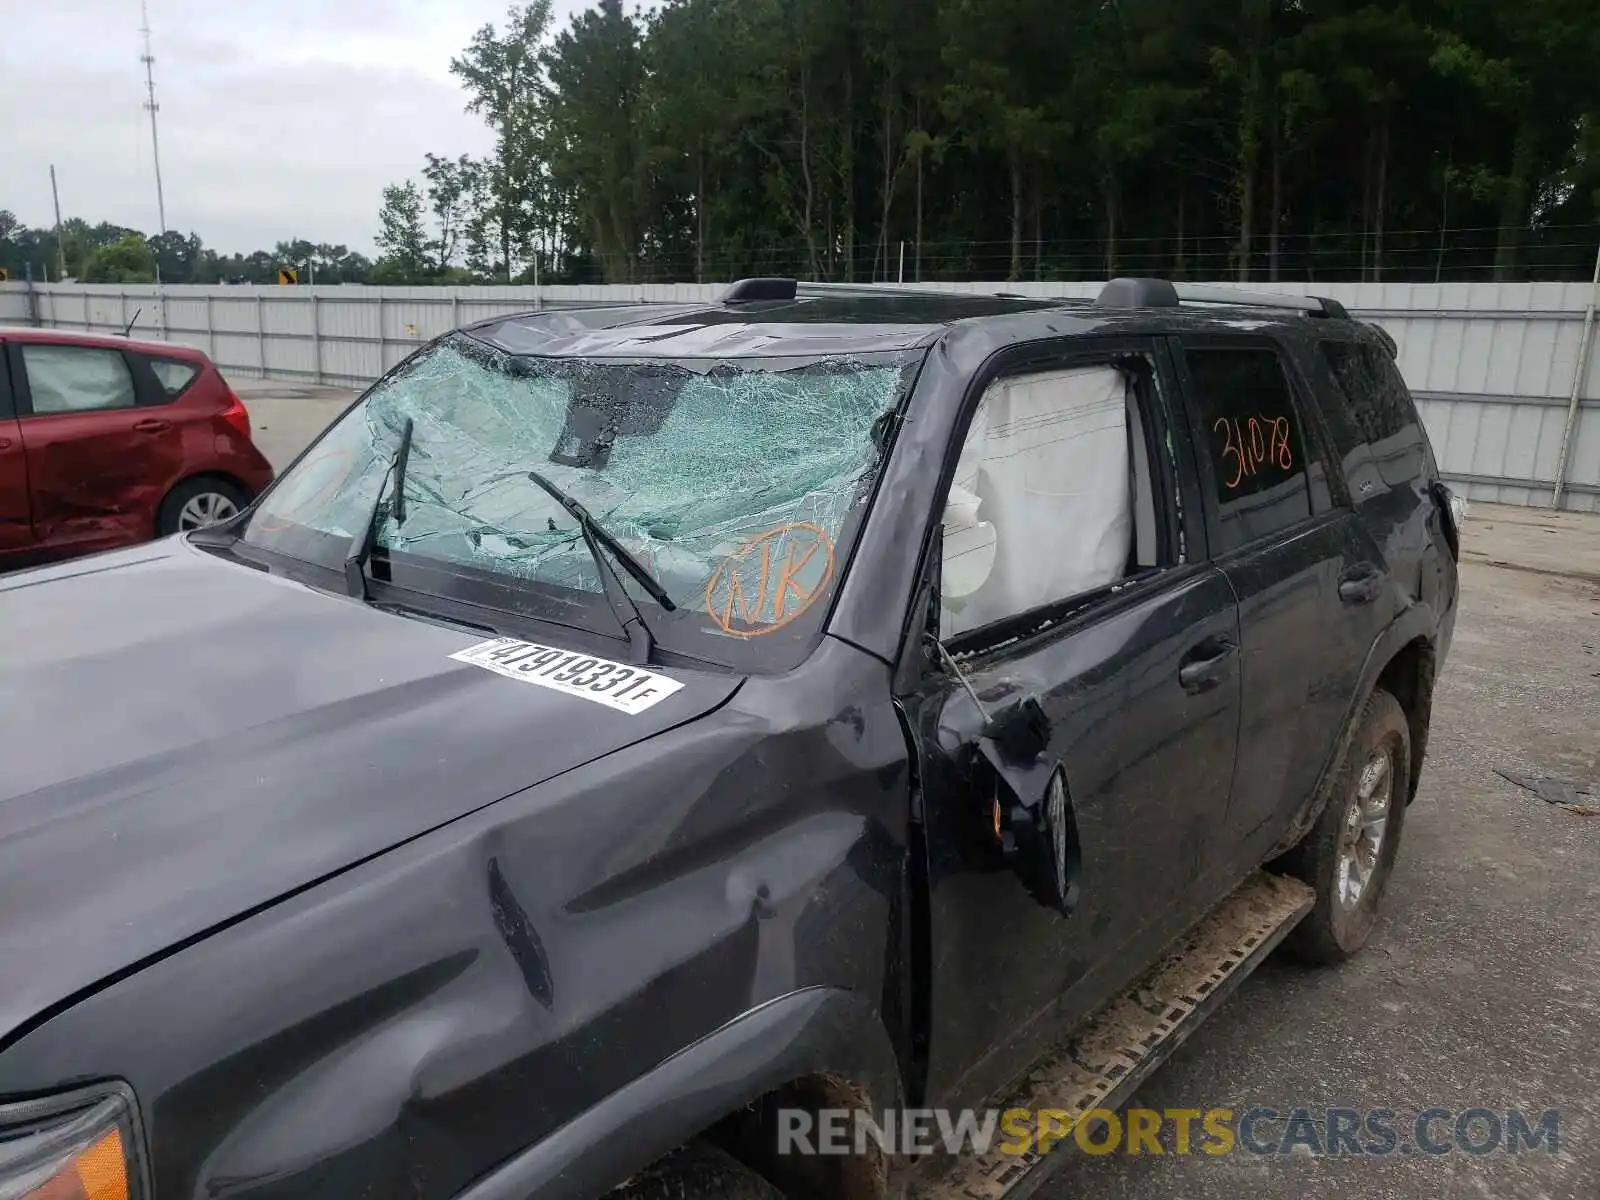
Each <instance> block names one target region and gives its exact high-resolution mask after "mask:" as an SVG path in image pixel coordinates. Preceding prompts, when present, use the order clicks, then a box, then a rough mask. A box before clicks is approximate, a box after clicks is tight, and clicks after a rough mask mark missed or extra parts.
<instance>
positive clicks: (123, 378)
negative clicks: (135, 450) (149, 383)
mask: <svg viewBox="0 0 1600 1200" xmlns="http://www.w3.org/2000/svg"><path fill="white" fill-rule="evenodd" d="M22 367H23V370H24V371H25V372H26V373H27V376H28V393H29V396H30V398H31V400H32V403H33V411H34V412H35V413H39V414H45V413H69V412H96V411H99V410H102V409H112V408H132V407H133V406H134V404H135V403H137V397H136V396H135V394H134V390H133V376H132V375H130V374H129V373H128V364H127V362H126V361H125V360H124V359H123V357H122V353H121V352H120V351H118V350H106V349H102V348H100V347H97V346H48V345H32V344H25V345H23V346H22Z"/></svg>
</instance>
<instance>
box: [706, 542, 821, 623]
mask: <svg viewBox="0 0 1600 1200" xmlns="http://www.w3.org/2000/svg"><path fill="white" fill-rule="evenodd" d="M832 579H833V541H832V539H830V538H829V537H828V535H827V534H826V533H824V532H823V531H822V530H821V529H819V528H817V527H816V526H815V525H808V524H806V523H804V522H796V523H794V524H790V525H779V526H778V527H776V528H775V529H769V530H767V531H766V532H765V533H759V534H757V535H756V536H755V537H753V538H751V539H750V540H749V541H747V542H745V543H744V544H743V545H742V546H740V547H739V548H738V549H737V550H735V551H734V552H733V553H732V554H730V555H729V556H728V557H727V558H725V559H723V560H722V562H721V563H720V564H719V565H718V566H717V569H716V570H715V571H713V572H712V574H711V578H710V580H709V581H708V582H707V583H706V612H707V613H709V614H710V616H711V619H712V620H713V621H715V622H716V623H717V626H718V628H720V629H721V630H722V631H723V632H724V633H731V634H733V635H735V636H736V637H761V636H763V635H764V634H768V633H773V632H775V631H777V630H779V629H782V628H783V627H784V626H785V625H787V624H789V622H790V621H793V620H794V619H795V618H796V617H798V616H799V615H800V614H801V613H803V612H805V611H806V609H808V608H810V607H811V606H812V604H814V603H816V601H817V599H818V598H819V597H820V596H822V595H823V594H824V593H825V592H826V591H827V589H828V583H829V581H830V580H832Z"/></svg>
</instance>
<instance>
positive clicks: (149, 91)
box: [139, 0, 167, 233]
mask: <svg viewBox="0 0 1600 1200" xmlns="http://www.w3.org/2000/svg"><path fill="white" fill-rule="evenodd" d="M139 13H140V15H141V16H142V17H143V18H144V24H143V25H141V26H140V27H139V32H140V33H142V34H144V53H143V54H141V55H140V56H139V61H140V62H142V63H144V89H145V93H146V95H148V96H149V99H148V100H146V101H145V102H144V107H145V111H147V112H148V113H149V114H150V149H151V152H152V154H153V156H154V161H155V164H156V213H157V215H158V216H159V217H160V219H161V232H162V233H166V232H167V201H166V197H165V196H163V195H162V194H161V138H160V136H159V135H158V134H157V133H156V112H157V110H158V109H159V108H160V107H161V106H160V105H159V104H157V103H156V77H155V65H156V56H155V55H154V54H152V53H150V8H149V5H148V4H146V3H145V0H139Z"/></svg>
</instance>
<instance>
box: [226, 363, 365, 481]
mask: <svg viewBox="0 0 1600 1200" xmlns="http://www.w3.org/2000/svg"><path fill="white" fill-rule="evenodd" d="M228 383H229V384H230V385H231V386H232V387H233V390H234V391H235V392H237V393H238V394H239V399H241V400H243V401H244V406H245V408H247V409H249V410H250V429H251V434H252V436H253V437H254V438H255V443H256V445H257V446H258V447H260V449H261V453H263V454H265V455H266V456H267V461H268V462H270V463H271V464H272V465H273V467H274V468H275V469H277V470H279V471H281V470H283V469H284V468H285V467H287V466H288V465H289V464H290V463H292V462H293V461H294V460H295V456H296V455H298V454H299V453H300V451H302V450H304V449H305V448H306V445H307V443H309V442H310V441H311V439H312V438H314V437H316V436H317V434H319V433H321V432H322V431H323V430H324V429H326V428H327V427H328V424H329V423H330V422H331V421H332V420H333V419H334V418H335V417H337V416H338V415H339V414H340V413H341V412H343V411H344V410H345V408H346V407H348V406H349V404H350V402H351V401H352V400H354V399H355V398H356V395H357V393H356V392H354V391H351V390H349V389H347V388H332V387H311V386H309V385H308V386H305V387H301V386H299V385H298V384H289V383H281V382H278V381H276V380H269V379H240V378H232V377H230V378H229V380H228Z"/></svg>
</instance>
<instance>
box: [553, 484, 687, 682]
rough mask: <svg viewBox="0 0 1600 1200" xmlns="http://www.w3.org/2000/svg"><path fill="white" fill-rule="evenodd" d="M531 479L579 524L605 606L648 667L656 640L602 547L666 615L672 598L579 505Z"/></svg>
mask: <svg viewBox="0 0 1600 1200" xmlns="http://www.w3.org/2000/svg"><path fill="white" fill-rule="evenodd" d="M528 478H529V479H531V480H533V482H534V483H536V484H538V485H539V486H540V487H542V488H543V489H544V490H545V491H547V492H549V493H550V495H551V497H552V498H553V499H554V500H555V501H556V503H558V504H560V505H561V507H562V508H564V509H566V510H567V512H569V513H570V514H572V519H573V520H575V521H577V523H578V530H579V532H580V533H582V534H583V544H584V545H585V546H587V547H588V548H589V554H590V556H591V557H592V558H593V559H594V562H595V566H597V567H598V568H599V569H600V583H601V586H602V587H603V588H605V593H606V602H607V603H608V604H610V605H611V612H612V614H613V615H614V616H615V617H616V618H617V620H618V621H619V622H620V623H621V625H622V632H623V633H624V634H626V635H627V638H628V645H629V646H630V647H632V649H633V657H634V661H635V662H638V663H647V662H649V661H650V651H651V650H652V649H654V647H655V636H654V635H653V634H652V633H651V632H650V626H649V625H647V624H646V623H645V619H644V614H643V613H642V612H640V611H639V606H638V605H637V604H635V603H634V602H633V597H632V596H630V595H628V589H627V587H626V586H625V585H624V584H623V582H622V580H621V579H620V578H619V577H618V576H617V571H616V568H615V567H613V566H612V565H611V560H610V559H608V558H607V557H606V555H605V553H604V551H602V549H601V547H602V546H603V547H605V549H606V550H609V551H611V553H612V554H613V555H615V556H616V559H617V561H618V562H619V563H621V564H622V569H623V570H625V571H626V572H627V573H628V574H629V575H631V576H633V578H634V580H635V581H636V582H637V583H638V584H639V586H640V587H642V588H643V589H644V590H645V591H646V592H647V593H648V594H649V596H650V598H651V599H652V600H654V601H655V602H656V603H657V604H659V605H660V606H661V607H662V609H663V611H665V612H672V611H674V610H675V609H676V608H677V605H675V604H674V603H673V602H672V597H671V596H669V595H667V589H666V588H664V587H662V586H661V584H660V582H659V581H658V580H657V579H656V577H655V576H654V575H652V574H650V572H649V570H648V569H647V568H646V567H645V565H644V564H643V563H641V562H640V561H639V560H638V559H636V558H635V557H634V556H633V555H632V554H631V553H629V551H628V548H627V547H626V546H624V545H623V544H622V543H621V542H619V541H617V539H616V538H614V537H612V536H611V535H610V534H609V533H607V532H606V531H605V529H604V528H603V527H602V526H601V525H600V523H599V522H598V521H596V520H595V519H594V517H593V515H591V514H590V512H589V510H588V509H587V508H585V507H584V506H583V505H582V504H580V503H579V502H578V501H576V500H574V499H573V498H572V497H571V496H569V495H567V493H566V492H563V491H562V490H561V489H560V488H558V487H557V486H556V485H555V484H553V483H551V482H550V481H549V480H548V479H546V478H545V477H544V476H543V475H541V474H539V472H537V471H529V472H528ZM618 595H620V596H621V597H622V603H623V604H624V605H625V606H626V607H627V609H628V613H629V615H628V616H627V617H624V616H623V615H622V614H621V613H620V612H618V611H617V596H618Z"/></svg>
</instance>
